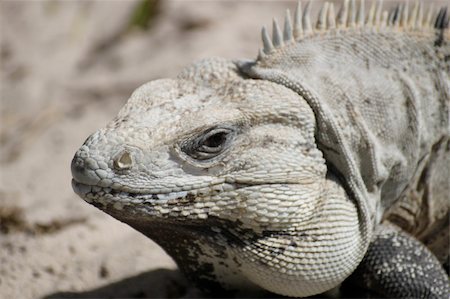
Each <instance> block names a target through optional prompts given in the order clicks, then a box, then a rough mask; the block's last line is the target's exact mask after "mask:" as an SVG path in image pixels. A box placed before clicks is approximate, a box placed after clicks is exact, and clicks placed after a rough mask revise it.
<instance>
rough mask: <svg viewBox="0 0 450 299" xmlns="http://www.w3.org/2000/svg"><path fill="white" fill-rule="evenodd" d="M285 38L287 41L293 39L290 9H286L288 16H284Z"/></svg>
mask: <svg viewBox="0 0 450 299" xmlns="http://www.w3.org/2000/svg"><path fill="white" fill-rule="evenodd" d="M283 39H284V41H285V42H290V41H291V40H292V22H291V12H290V11H289V9H287V10H286V16H285V18H284V31H283Z"/></svg>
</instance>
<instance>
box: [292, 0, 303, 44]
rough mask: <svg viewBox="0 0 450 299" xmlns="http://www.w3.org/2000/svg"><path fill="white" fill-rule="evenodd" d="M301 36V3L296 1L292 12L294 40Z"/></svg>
mask: <svg viewBox="0 0 450 299" xmlns="http://www.w3.org/2000/svg"><path fill="white" fill-rule="evenodd" d="M302 36H303V21H302V2H301V1H298V2H297V6H296V7H295V12H294V38H295V39H299V38H301V37H302Z"/></svg>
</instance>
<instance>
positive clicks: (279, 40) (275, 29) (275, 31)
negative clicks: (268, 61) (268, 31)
mask: <svg viewBox="0 0 450 299" xmlns="http://www.w3.org/2000/svg"><path fill="white" fill-rule="evenodd" d="M272 44H273V45H274V46H275V48H278V47H281V46H282V45H283V44H284V43H283V36H282V35H281V30H280V26H278V22H277V20H276V19H275V18H274V19H273V21H272Z"/></svg>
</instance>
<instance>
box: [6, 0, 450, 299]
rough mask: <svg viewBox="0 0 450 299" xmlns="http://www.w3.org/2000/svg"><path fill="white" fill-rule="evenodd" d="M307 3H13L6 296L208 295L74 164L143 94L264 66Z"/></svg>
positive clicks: (9, 6)
mask: <svg viewBox="0 0 450 299" xmlns="http://www.w3.org/2000/svg"><path fill="white" fill-rule="evenodd" d="M314 2H319V3H317V5H314V10H313V15H316V13H317V10H318V8H319V7H320V2H322V1H314ZM332 2H336V1H332ZM385 2H388V5H391V6H392V2H389V1H385ZM445 2H446V1H440V3H445ZM447 2H448V1H447ZM295 4H296V3H295V1H187V0H183V1H182V0H179V1H166V0H164V1H162V0H160V1H157V0H128V1H108V0H104V1H50V0H48V1H13V0H11V1H8V0H1V1H0V76H1V81H0V82H1V84H0V96H1V101H0V298H22V299H28V298H92V297H96V298H155V297H165V298H180V297H196V296H198V292H197V291H196V290H195V289H193V288H192V287H190V286H188V284H187V283H186V282H185V280H184V279H183V278H182V276H181V274H180V273H179V272H178V270H177V269H176V265H175V264H174V263H173V261H172V260H171V259H170V257H168V256H167V255H166V254H165V253H164V252H163V251H162V250H161V249H160V248H159V247H158V246H157V245H156V244H155V243H153V242H152V241H151V240H149V239H147V238H146V237H144V236H142V235H140V234H139V233H137V232H135V231H133V230H132V229H131V228H129V227H128V226H126V225H124V224H122V223H120V222H118V221H117V220H115V219H113V218H111V217H110V216H108V215H106V214H104V213H102V212H100V211H98V210H97V209H96V208H94V207H92V206H90V205H88V204H87V203H85V202H83V201H82V200H81V199H79V198H78V197H77V196H76V195H75V194H74V193H73V191H72V188H71V183H70V181H71V173H70V162H71V159H72V156H73V154H74V153H75V151H76V150H77V149H78V147H79V146H80V145H81V144H82V143H83V141H84V140H85V139H86V138H87V137H88V135H90V134H91V133H93V132H94V131H95V130H96V129H98V128H100V127H102V126H104V125H105V124H106V123H107V122H108V121H109V120H111V119H112V118H113V117H114V116H115V115H116V114H117V112H118V111H119V109H120V108H121V107H122V106H123V105H124V103H125V102H126V100H127V98H128V96H129V95H130V94H131V92H132V91H133V90H134V89H136V88H137V87H138V86H140V85H141V84H143V83H145V82H147V81H150V80H154V79H158V78H164V77H174V76H176V75H177V73H178V72H179V71H180V70H181V69H182V67H183V66H186V65H188V64H190V63H191V62H193V61H195V60H199V59H202V58H206V57H212V56H221V57H226V58H230V59H235V58H251V59H252V58H256V54H257V53H258V49H259V47H260V44H261V43H260V29H261V26H262V25H266V26H268V27H271V22H272V17H276V18H277V19H278V20H279V21H282V20H283V18H284V14H285V9H286V8H290V9H291V11H293V10H294V7H295ZM366 5H367V6H368V4H366Z"/></svg>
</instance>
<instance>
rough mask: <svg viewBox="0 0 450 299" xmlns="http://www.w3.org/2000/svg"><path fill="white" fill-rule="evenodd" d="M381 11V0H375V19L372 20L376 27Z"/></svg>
mask: <svg viewBox="0 0 450 299" xmlns="http://www.w3.org/2000/svg"><path fill="white" fill-rule="evenodd" d="M382 11H383V0H378V1H377V9H376V11H375V21H374V25H375V26H376V27H378V26H380V22H381V13H382Z"/></svg>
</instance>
